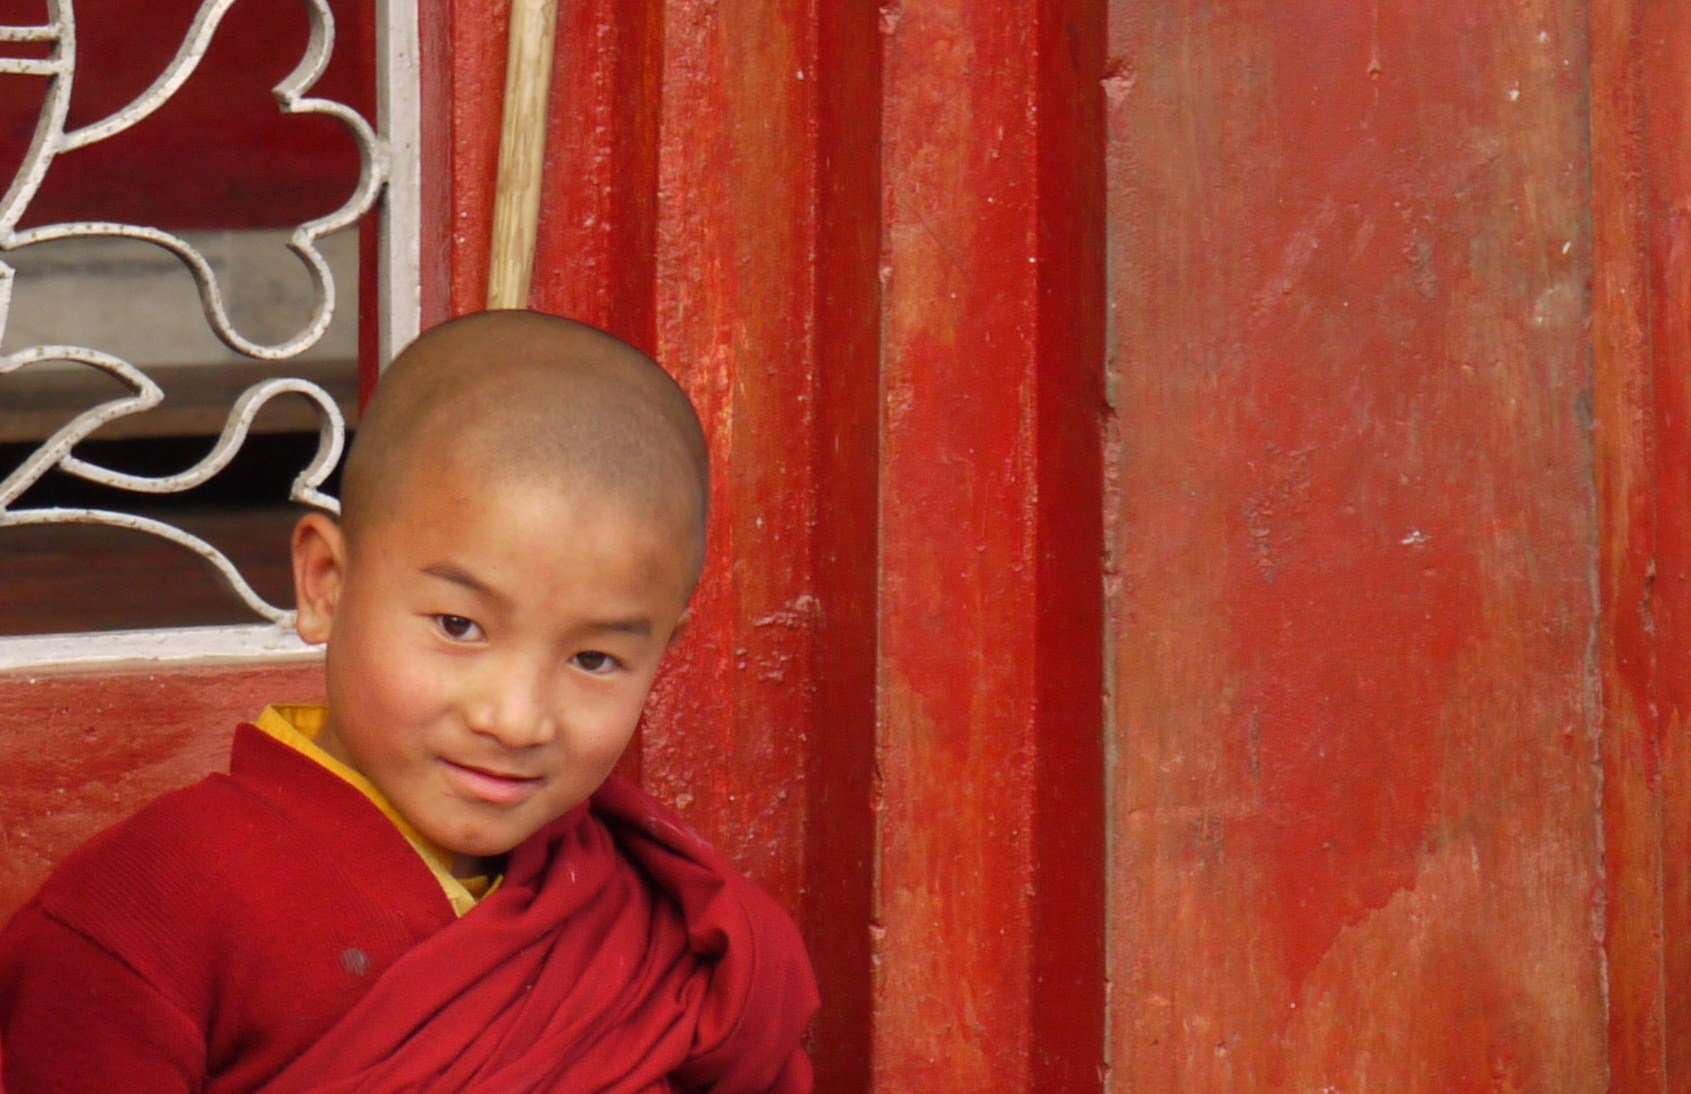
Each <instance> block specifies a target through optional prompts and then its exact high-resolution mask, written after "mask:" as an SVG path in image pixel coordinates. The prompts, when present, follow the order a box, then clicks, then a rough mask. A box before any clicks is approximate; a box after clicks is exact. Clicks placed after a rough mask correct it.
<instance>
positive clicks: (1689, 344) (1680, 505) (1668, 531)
mask: <svg viewBox="0 0 1691 1094" xmlns="http://www.w3.org/2000/svg"><path fill="white" fill-rule="evenodd" d="M1641 13H1642V14H1641V19H1642V22H1641V25H1640V28H1639V34H1638V37H1637V45H1636V49H1637V50H1638V52H1639V57H1640V59H1639V68H1640V73H1639V80H1638V86H1639V87H1641V88H1642V93H1643V96H1644V102H1643V141H1644V154H1643V167H1644V183H1643V185H1644V188H1645V192H1646V195H1647V202H1646V209H1645V221H1644V223H1645V225H1646V227H1647V231H1648V246H1649V261H1650V266H1649V286H1648V291H1649V311H1648V314H1649V323H1650V325H1649V337H1650V346H1649V351H1650V355H1651V365H1652V381H1653V382H1652V396H1653V399H1654V403H1655V407H1654V416H1653V421H1652V423H1651V425H1652V426H1653V428H1654V432H1655V443H1656V449H1655V457H1656V459H1655V464H1654V488H1655V499H1654V500H1655V535H1656V543H1655V546H1656V552H1655V573H1654V582H1653V584H1652V585H1651V589H1652V590H1653V592H1654V594H1655V596H1654V599H1653V601H1652V603H1651V608H1652V609H1653V611H1652V613H1651V615H1650V622H1651V623H1652V624H1653V626H1654V639H1655V643H1656V645H1655V652H1656V657H1657V665H1656V675H1655V685H1656V686H1655V691H1654V697H1655V700H1656V706H1657V714H1656V717H1657V719H1658V720H1657V725H1656V734H1657V738H1656V739H1657V740H1658V741H1659V743H1660V754H1659V768H1658V770H1657V771H1656V772H1655V776H1656V778H1657V779H1658V786H1659V793H1660V803H1661V805H1660V808H1661V823H1662V859H1661V862H1662V924H1661V931H1662V936H1661V942H1660V945H1661V947H1662V961H1663V971H1662V979H1663V981H1664V983H1665V985H1666V1016H1665V1023H1666V1030H1665V1035H1664V1040H1665V1042H1666V1053H1667V1060H1666V1069H1667V1074H1666V1076H1665V1080H1664V1085H1665V1087H1666V1088H1667V1089H1672V1090H1683V1089H1685V1088H1686V1086H1687V1084H1691V994H1688V993H1687V992H1686V991H1685V990H1684V987H1685V985H1686V984H1691V938H1688V933H1687V925H1688V924H1691V861H1688V857H1691V856H1688V854H1687V852H1688V850H1691V747H1688V746H1687V743H1686V734H1687V732H1688V731H1691V425H1688V421H1687V418H1688V415H1691V323H1688V322H1687V316H1688V315H1691V136H1688V135H1687V133H1686V130H1685V120H1686V118H1687V117H1691V11H1688V10H1686V9H1685V8H1684V7H1683V6H1682V5H1672V4H1643V5H1641ZM1613 868H1614V867H1613V864H1611V869H1613ZM1621 1088H1622V1087H1621V1085H1620V1083H1619V1082H1618V1080H1617V1085H1616V1089H1621Z"/></svg>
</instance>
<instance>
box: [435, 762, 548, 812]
mask: <svg viewBox="0 0 1691 1094" xmlns="http://www.w3.org/2000/svg"><path fill="white" fill-rule="evenodd" d="M441 763H443V764H445V765H446V777H447V779H448V780H450V781H451V782H452V784H453V785H454V786H456V787H457V788H458V790H459V791H460V792H462V793H463V794H464V795H465V796H467V797H471V798H479V799H480V800H482V801H485V802H488V803H490V804H493V805H516V804H517V803H519V802H521V801H524V800H526V799H527V798H528V797H529V796H530V795H531V794H533V793H534V792H535V791H536V790H538V789H540V784H541V783H542V782H543V781H544V780H543V779H541V778H540V777H538V776H523V775H502V774H500V773H499V772H497V771H488V770H486V769H485V768H480V767H470V766H468V765H466V764H460V763H453V762H452V761H451V760H442V761H441Z"/></svg>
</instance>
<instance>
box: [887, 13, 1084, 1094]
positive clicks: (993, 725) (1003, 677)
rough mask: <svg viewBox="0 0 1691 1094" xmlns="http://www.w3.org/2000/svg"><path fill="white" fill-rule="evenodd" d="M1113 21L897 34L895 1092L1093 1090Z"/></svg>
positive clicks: (930, 27) (891, 813)
mask: <svg viewBox="0 0 1691 1094" xmlns="http://www.w3.org/2000/svg"><path fill="white" fill-rule="evenodd" d="M1102 17H1103V12H1102V8H1101V5H1097V4H1092V3H1081V2H1075V3H1056V2H1052V3H1034V2H1028V3H1017V4H1007V5H991V6H987V5H979V4H970V3H958V2H950V3H946V2H939V0H931V2H916V0H907V2H906V3H903V4H899V5H895V6H894V7H892V8H889V9H887V10H886V11H885V13H884V15H883V26H884V29H885V32H886V34H885V54H884V66H885V67H884V74H883V79H884V96H885V99H884V101H885V106H884V114H883V127H884V141H885V148H884V152H883V157H882V162H883V165H884V171H885V178H884V189H885V204H884V208H883V214H882V216H883V232H884V241H883V248H884V263H885V264H884V266H883V269H882V276H883V279H884V281H885V285H886V290H885V296H884V304H883V315H884V320H883V321H884V324H885V327H884V335H883V344H884V346H885V351H884V357H883V363H882V368H883V388H884V391H885V402H884V405H883V411H882V423H881V429H882V442H881V443H882V458H881V468H882V470H881V504H880V522H881V585H880V604H881V607H880V619H881V622H880V662H879V664H880V668H879V689H880V730H879V732H880V743H879V746H878V774H879V778H880V783H879V793H878V796H877V804H878V813H877V821H876V824H877V838H878V846H879V851H880V854H879V859H878V862H877V867H878V869H877V879H878V880H877V886H876V894H875V895H876V909H875V923H876V929H877V933H876V938H877V944H876V951H875V956H876V969H877V979H876V994H875V1060H874V1077H875V1082H876V1085H877V1087H878V1088H881V1089H887V1090H915V1089H935V1090H941V1089H943V1090H1078V1089H1087V1088H1089V1087H1096V1086H1097V1084H1098V1083H1099V1081H1100V1067H1101V1063H1102V1051H1101V1032H1102V1017H1101V1016H1102V1014H1103V989H1102V984H1103V981H1102V975H1101V974H1102V933H1103V892H1102V884H1101V880H1102V878H1101V864H1102V853H1101V849H1102V779H1103V776H1102V763H1101V743H1102V742H1101V736H1102V735H1101V732H1100V723H1101V706H1100V696H1101V685H1102V654H1101V647H1100V642H1101V637H1102V627H1101V615H1100V608H1101V591H1102V579H1101V572H1100V565H1101V558H1100V554H1101V540H1100V531H1099V525H1098V496H1099V459H1098V445H1099V436H1100V412H1101V409H1102V389H1101V375H1100V371H1099V367H1098V364H1099V362H1100V360H1101V359H1102V348H1103V344H1102V298H1101V288H1102V265H1101V255H1100V253H1099V251H1098V249H1097V241H1098V240H1099V239H1100V238H1101V234H1102V233H1101V228H1102V211H1101V197H1102V188H1101V169H1100V161H1099V158H1098V157H1099V153H1100V143H1099V142H1098V140H1097V139H1096V138H1097V132H1096V129H1095V120H1096V119H1097V117H1098V107H1097V99H1098V96H1099V88H1098V79H1099V77H1100V76H1101V75H1102V66H1101V60H1102V51H1101V49H1100V43H1101V32H1102Z"/></svg>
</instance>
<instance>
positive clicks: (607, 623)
mask: <svg viewBox="0 0 1691 1094" xmlns="http://www.w3.org/2000/svg"><path fill="white" fill-rule="evenodd" d="M584 629H586V630H589V631H612V632H615V633H617V634H632V635H634V636H635V637H636V638H646V637H649V636H650V635H651V633H652V621H651V620H650V619H647V618H646V617H645V616H643V615H636V616H632V617H630V618H628V619H598V620H594V621H593V622H592V623H589V624H588V625H587V627H586V628H584Z"/></svg>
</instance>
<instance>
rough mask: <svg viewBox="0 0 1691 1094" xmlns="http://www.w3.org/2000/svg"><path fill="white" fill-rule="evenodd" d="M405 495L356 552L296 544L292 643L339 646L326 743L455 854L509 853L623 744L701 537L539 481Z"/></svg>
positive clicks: (323, 525) (433, 488)
mask: <svg viewBox="0 0 1691 1094" xmlns="http://www.w3.org/2000/svg"><path fill="white" fill-rule="evenodd" d="M409 493H410V495H411V496H409V497H405V498H402V499H400V500H399V502H398V503H397V504H396V505H395V506H394V507H393V509H392V511H391V512H389V513H385V514H383V515H382V516H381V517H380V518H379V519H377V520H375V521H374V522H373V523H371V524H370V525H369V526H367V527H364V528H361V529H360V530H359V532H358V539H357V541H356V542H355V543H351V544H348V543H347V542H346V541H345V540H344V539H343V537H342V535H341V531H340V529H339V528H338V527H337V526H335V525H334V524H333V523H332V522H330V521H329V520H327V519H326V518H323V517H308V518H306V520H305V521H302V522H301V526H300V529H299V530H298V532H296V534H295V567H296V574H297V575H298V578H299V582H300V623H299V627H300V633H301V635H302V637H304V638H305V639H306V640H307V641H325V640H326V641H328V643H329V650H328V658H327V672H328V693H329V724H328V728H327V729H326V730H325V732H324V735H323V738H322V740H321V742H320V743H321V744H322V745H323V746H324V748H325V749H326V750H327V751H329V752H330V754H332V755H336V756H337V757H339V758H341V759H343V760H345V761H347V762H349V763H350V764H351V765H352V766H353V767H355V768H356V769H357V770H359V771H360V772H362V773H363V774H364V775H365V776H366V777H367V778H369V779H370V781H371V782H372V783H374V784H375V785H376V787H377V788H378V789H379V790H381V792H382V793H383V794H384V795H386V796H387V798H388V800H389V801H391V802H392V803H393V805H394V807H395V808H396V809H397V810H398V811H399V812H400V814H401V815H403V816H404V817H405V818H406V819H407V820H408V821H410V822H411V824H412V825H413V826H415V827H416V828H417V830H418V831H419V832H421V833H422V834H423V835H424V836H426V837H427V838H428V839H430V840H432V841H433V842H434V843H436V844H438V845H439V846H441V847H442V848H444V849H446V850H448V851H451V852H453V853H454V854H455V855H456V856H459V857H460V859H468V858H474V857H481V856H489V855H497V854H502V853H504V852H505V851H508V850H510V849H511V848H512V847H515V846H516V845H517V844H518V843H521V842H522V841H523V840H524V839H525V838H527V837H528V836H529V835H530V834H532V833H533V832H535V831H536V830H537V829H539V828H540V827H542V826H543V825H545V824H547V823H548V822H550V821H552V820H553V819H555V818H556V817H558V816H560V815H561V814H563V813H564V812H566V811H568V810H569V809H571V808H573V807H574V806H576V805H577V804H579V803H580V802H582V801H584V800H585V799H586V798H587V796H588V795H589V794H591V793H592V792H593V791H594V790H595V789H596V788H597V787H598V786H599V784H600V783H601V782H602V781H603V780H604V778H605V776H606V775H607V774H609V773H610V771H611V768H612V766H613V765H614V764H615V763H616V761H617V758H618V757H619V756H620V755H621V754H622V751H623V748H624V747H625V746H626V745H627V744H628V741H629V738H630V736H631V735H632V734H633V732H634V727H635V724H636V722H637V721H638V720H639V717H640V711H641V707H642V705H643V704H644V702H645V699H646V693H647V691H648V690H649V689H650V688H651V686H652V679H653V677H654V675H655V674H656V673H657V670H658V663H659V661H660V660H661V658H662V656H663V653H664V650H665V648H666V647H667V645H668V643H669V640H670V637H671V635H672V634H673V632H674V631H675V628H676V626H677V623H678V622H679V620H680V618H681V616H682V613H683V609H684V608H685V599H686V595H687V586H688V584H689V581H690V578H691V569H690V568H691V545H690V543H689V542H688V540H689V537H688V536H686V535H684V534H677V533H676V530H675V529H673V528H671V527H668V526H667V525H666V524H665V523H664V522H661V521H658V520H655V519H653V518H650V517H645V518H643V517H642V515H641V514H639V513H634V512H631V511H629V507H628V506H625V505H620V504H618V503H617V502H616V501H615V500H614V499H605V498H601V497H597V496H595V495H594V494H593V492H592V491H579V490H578V491H563V490H560V489H559V488H558V487H556V486H547V485H541V484H536V483H533V482H531V481H516V482H488V481H486V480H485V478H481V479H479V480H478V479H477V478H476V477H475V476H471V475H468V474H463V473H457V474H454V473H452V472H450V471H448V472H447V473H444V474H440V475H437V476H433V477H432V479H431V482H430V484H429V486H428V487H427V488H423V489H417V490H412V491H409ZM349 547H350V551H349V549H348V548H349ZM462 865H464V866H466V867H468V866H469V864H468V863H462Z"/></svg>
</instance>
